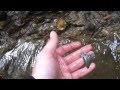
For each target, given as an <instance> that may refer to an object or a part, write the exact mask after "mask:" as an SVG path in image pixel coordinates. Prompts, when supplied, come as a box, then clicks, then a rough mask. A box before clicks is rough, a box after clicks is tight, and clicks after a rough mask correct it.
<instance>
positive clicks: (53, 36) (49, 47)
mask: <svg viewBox="0 0 120 90" xmlns="http://www.w3.org/2000/svg"><path fill="white" fill-rule="evenodd" d="M58 42H59V39H58V35H57V33H56V32H55V31H51V32H50V40H49V41H48V42H47V44H46V45H45V47H44V48H43V50H44V51H47V52H49V53H52V54H53V53H54V51H55V50H56V49H57V46H58Z"/></svg>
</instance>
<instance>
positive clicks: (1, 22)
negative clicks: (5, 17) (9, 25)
mask: <svg viewBox="0 0 120 90" xmlns="http://www.w3.org/2000/svg"><path fill="white" fill-rule="evenodd" d="M5 24H6V21H0V30H1V29H3V28H4V26H5Z"/></svg>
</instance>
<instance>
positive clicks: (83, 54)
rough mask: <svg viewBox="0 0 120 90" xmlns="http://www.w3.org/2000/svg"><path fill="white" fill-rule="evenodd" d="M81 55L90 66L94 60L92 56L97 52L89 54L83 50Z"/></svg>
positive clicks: (87, 65) (86, 64)
mask: <svg viewBox="0 0 120 90" xmlns="http://www.w3.org/2000/svg"><path fill="white" fill-rule="evenodd" d="M81 57H83V60H84V62H85V66H86V67H87V68H89V66H90V64H91V61H92V58H94V57H95V54H94V53H91V54H87V53H85V52H82V53H81Z"/></svg>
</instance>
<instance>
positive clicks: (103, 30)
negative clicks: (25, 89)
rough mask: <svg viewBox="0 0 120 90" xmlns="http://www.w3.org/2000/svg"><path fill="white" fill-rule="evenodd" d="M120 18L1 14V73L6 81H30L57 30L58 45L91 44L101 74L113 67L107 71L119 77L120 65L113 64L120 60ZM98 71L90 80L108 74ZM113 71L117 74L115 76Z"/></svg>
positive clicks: (110, 15)
mask: <svg viewBox="0 0 120 90" xmlns="http://www.w3.org/2000/svg"><path fill="white" fill-rule="evenodd" d="M119 16H120V12H119V11H111V12H109V11H54V12H53V11H0V74H2V75H3V77H4V78H27V77H28V76H29V75H30V73H31V68H32V63H33V62H34V57H35V56H36V54H37V53H38V52H40V50H41V49H42V48H43V46H44V45H45V44H46V42H47V40H48V38H49V33H50V31H51V30H55V31H56V32H57V33H58V35H59V39H60V45H59V46H61V45H63V44H66V43H70V42H73V41H81V42H82V45H86V44H92V45H93V48H94V51H95V55H97V57H99V59H98V60H95V62H96V63H97V65H98V68H97V70H98V69H100V70H101V71H102V70H103V68H102V65H103V67H105V66H104V65H108V66H109V65H113V66H112V67H111V68H108V67H107V66H106V68H104V70H106V71H107V70H108V71H109V76H111V78H113V77H117V78H120V77H119V76H120V73H117V72H118V71H120V69H119V63H117V64H116V63H114V62H112V61H118V62H119V61H120V55H119V54H117V53H116V47H117V46H118V45H119V44H120V24H119V21H120V19H119ZM61 18H62V19H63V21H65V24H64V23H63V25H65V28H64V29H62V30H59V28H57V26H56V24H55V21H56V20H60V19H61ZM1 22H2V23H1ZM3 22H5V23H3ZM107 56H110V57H112V58H109V57H108V58H106V57H107ZM108 59H110V60H108ZM98 62H99V63H98ZM103 62H104V63H103ZM106 63H107V64H106ZM116 68H117V69H116ZM109 69H111V70H109ZM97 70H96V71H95V73H93V74H96V76H94V75H93V77H92V76H91V77H90V78H97V77H99V76H100V74H101V76H104V77H102V78H105V77H107V76H106V75H108V74H106V73H105V72H103V73H102V72H101V73H99V72H97ZM100 70H98V71H100ZM112 70H114V71H116V72H114V74H113V75H112V74H111V72H112ZM115 73H117V76H114V75H115ZM97 75H98V76H97Z"/></svg>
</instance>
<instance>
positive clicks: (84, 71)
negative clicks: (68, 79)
mask: <svg viewBox="0 0 120 90" xmlns="http://www.w3.org/2000/svg"><path fill="white" fill-rule="evenodd" d="M94 68H95V64H94V63H91V65H90V67H89V68H86V67H84V68H82V69H79V70H77V71H75V72H73V73H72V77H73V79H78V78H82V77H83V76H85V75H87V74H89V73H90V72H92V71H93V70H94Z"/></svg>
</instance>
